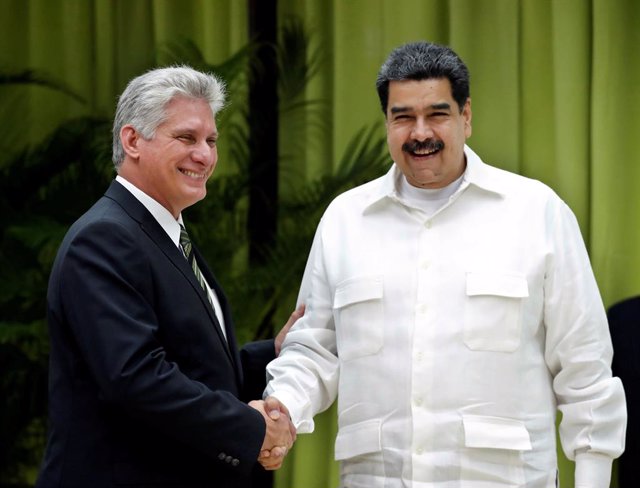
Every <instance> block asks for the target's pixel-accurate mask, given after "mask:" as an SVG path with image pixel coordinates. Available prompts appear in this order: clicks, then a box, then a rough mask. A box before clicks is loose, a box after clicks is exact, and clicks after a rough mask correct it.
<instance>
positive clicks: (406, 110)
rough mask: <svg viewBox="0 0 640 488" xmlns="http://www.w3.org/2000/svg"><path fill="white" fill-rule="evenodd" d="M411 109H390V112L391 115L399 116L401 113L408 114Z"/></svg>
mask: <svg viewBox="0 0 640 488" xmlns="http://www.w3.org/2000/svg"><path fill="white" fill-rule="evenodd" d="M410 110H411V108H409V107H391V109H390V111H391V113H392V114H400V113H403V112H409V111H410Z"/></svg>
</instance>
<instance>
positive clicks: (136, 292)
mask: <svg viewBox="0 0 640 488" xmlns="http://www.w3.org/2000/svg"><path fill="white" fill-rule="evenodd" d="M138 239H141V236H140V235H137V234H136V233H135V232H132V231H131V230H130V229H129V228H128V227H126V226H125V225H123V224H122V223H121V222H115V221H110V220H106V219H103V220H100V221H98V222H94V223H91V224H89V225H87V226H85V227H83V228H82V229H80V231H79V232H78V233H77V234H76V235H75V236H74V237H73V238H72V240H71V242H70V244H69V246H68V249H67V252H66V253H65V256H64V259H63V260H62V261H61V262H60V263H59V266H60V268H59V280H58V288H57V289H56V290H54V291H53V293H57V298H58V302H59V303H60V307H59V309H58V310H55V309H54V310H53V311H52V313H54V314H59V315H60V317H58V321H59V322H60V323H65V324H68V327H69V330H68V333H69V334H70V335H71V336H72V340H73V341H75V342H76V346H77V348H78V350H79V354H80V356H81V357H82V360H83V361H84V362H85V363H86V365H87V367H88V368H89V374H90V376H91V378H92V380H93V381H95V382H96V383H97V385H98V390H99V395H100V396H101V398H102V400H103V401H104V402H106V403H108V404H112V405H114V406H115V407H117V408H118V409H120V410H122V411H124V412H126V413H127V414H128V415H130V416H131V417H134V418H137V419H139V420H140V421H141V422H144V423H146V424H148V425H149V426H150V427H152V428H154V429H156V430H157V431H159V432H163V433H165V434H166V435H167V436H170V437H172V438H174V439H176V440H178V441H180V442H182V443H184V444H186V445H188V446H191V447H192V448H194V449H197V450H199V451H201V452H203V453H204V454H206V455H208V456H210V457H211V458H212V459H213V460H214V462H222V461H221V460H220V459H223V458H224V457H223V458H220V457H219V456H220V455H221V453H226V454H231V455H232V456H234V457H235V458H237V459H238V460H239V463H237V466H234V467H236V469H238V470H240V471H243V470H246V471H247V472H248V471H249V470H250V469H251V468H252V466H253V465H254V464H255V461H256V460H257V457H258V454H259V450H260V447H261V445H262V442H263V439H264V434H265V424H264V420H263V418H262V416H261V414H260V413H259V412H257V411H256V410H254V409H253V408H251V407H249V406H247V405H246V404H244V403H243V402H242V401H241V400H239V399H238V398H236V397H235V396H234V395H233V394H232V393H231V392H230V391H226V390H223V389H220V390H215V389H211V388H209V387H207V386H206V385H205V384H203V383H201V382H199V381H195V380H193V379H191V378H190V377H188V376H186V375H185V373H184V372H183V371H181V369H180V365H179V364H176V363H175V362H172V361H171V360H170V359H169V358H168V357H167V352H166V350H165V347H163V341H162V334H163V332H162V330H160V328H159V318H158V317H157V316H156V312H155V310H154V307H153V303H152V301H153V295H154V293H155V290H154V285H153V283H151V281H152V280H150V277H151V276H152V266H153V263H150V262H149V261H150V259H149V257H148V255H147V254H146V253H145V252H143V251H142V250H141V247H140V246H144V245H145V244H144V243H142V242H137V240H138ZM147 245H148V244H147ZM176 306H179V304H177V305H176Z"/></svg>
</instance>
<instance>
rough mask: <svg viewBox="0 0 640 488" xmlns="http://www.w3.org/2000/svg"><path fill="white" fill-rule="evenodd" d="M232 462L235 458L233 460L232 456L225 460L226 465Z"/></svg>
mask: <svg viewBox="0 0 640 488" xmlns="http://www.w3.org/2000/svg"><path fill="white" fill-rule="evenodd" d="M231 461H233V458H232V457H231V456H227V457H226V458H225V459H224V462H225V463H230V462H231Z"/></svg>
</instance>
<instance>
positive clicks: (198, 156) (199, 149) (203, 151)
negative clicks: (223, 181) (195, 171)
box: [191, 141, 217, 164]
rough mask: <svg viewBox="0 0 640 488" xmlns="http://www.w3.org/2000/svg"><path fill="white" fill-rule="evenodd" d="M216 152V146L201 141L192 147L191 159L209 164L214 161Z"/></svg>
mask: <svg viewBox="0 0 640 488" xmlns="http://www.w3.org/2000/svg"><path fill="white" fill-rule="evenodd" d="M216 154H217V149H216V146H213V147H212V146H210V145H209V144H208V143H207V142H206V141H203V142H200V143H198V144H196V145H195V146H194V147H193V150H192V151H191V159H193V160H194V161H197V162H199V163H202V164H211V163H212V162H215V157H216Z"/></svg>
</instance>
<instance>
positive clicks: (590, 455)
mask: <svg viewBox="0 0 640 488" xmlns="http://www.w3.org/2000/svg"><path fill="white" fill-rule="evenodd" d="M612 464H613V459H612V458H610V457H609V456H607V455H606V454H599V453H596V452H583V453H580V454H576V471H575V478H576V483H575V488H609V483H610V482H611V465H612Z"/></svg>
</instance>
